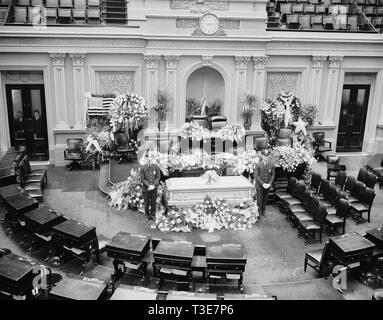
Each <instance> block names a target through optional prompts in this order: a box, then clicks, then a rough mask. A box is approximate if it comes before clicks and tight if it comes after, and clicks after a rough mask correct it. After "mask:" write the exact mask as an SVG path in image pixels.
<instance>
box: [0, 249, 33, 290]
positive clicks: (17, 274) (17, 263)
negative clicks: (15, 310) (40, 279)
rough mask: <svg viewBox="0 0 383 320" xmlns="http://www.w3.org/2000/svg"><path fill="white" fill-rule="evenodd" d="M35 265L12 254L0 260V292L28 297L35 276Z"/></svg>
mask: <svg viewBox="0 0 383 320" xmlns="http://www.w3.org/2000/svg"><path fill="white" fill-rule="evenodd" d="M35 266H36V264H35V263H34V262H33V261H31V260H29V259H25V258H23V257H21V256H18V255H16V254H13V253H8V254H7V255H5V256H3V257H1V258H0V291H4V292H6V293H8V294H11V295H17V296H23V295H25V296H30V295H31V294H32V282H33V278H34V277H35V276H36V275H34V274H33V269H34V267H35Z"/></svg>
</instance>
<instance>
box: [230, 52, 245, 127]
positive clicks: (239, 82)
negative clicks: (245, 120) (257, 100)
mask: <svg viewBox="0 0 383 320" xmlns="http://www.w3.org/2000/svg"><path fill="white" fill-rule="evenodd" d="M234 62H235V70H236V76H235V92H236V94H235V97H234V103H233V106H232V107H231V110H230V111H231V117H230V119H229V122H233V123H236V122H238V123H240V118H239V112H238V110H239V106H238V104H239V102H240V101H241V99H242V98H243V96H244V95H245V92H246V77H247V67H248V64H249V62H250V57H249V56H236V57H234Z"/></svg>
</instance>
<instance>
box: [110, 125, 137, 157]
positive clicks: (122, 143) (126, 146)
mask: <svg viewBox="0 0 383 320" xmlns="http://www.w3.org/2000/svg"><path fill="white" fill-rule="evenodd" d="M114 143H115V144H116V147H117V150H116V152H117V155H118V157H119V159H120V162H119V163H121V162H122V161H123V160H124V159H127V160H128V161H129V160H130V159H132V153H133V152H134V148H132V147H131V146H130V143H129V136H128V135H127V133H126V132H123V131H120V132H115V133H114Z"/></svg>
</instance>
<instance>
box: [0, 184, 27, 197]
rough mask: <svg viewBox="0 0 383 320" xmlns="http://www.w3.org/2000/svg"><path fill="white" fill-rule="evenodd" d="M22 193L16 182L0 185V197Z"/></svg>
mask: <svg viewBox="0 0 383 320" xmlns="http://www.w3.org/2000/svg"><path fill="white" fill-rule="evenodd" d="M21 193H22V189H21V188H20V186H19V184H18V183H15V184H10V185H9V186H5V187H0V199H3V200H5V199H8V198H11V197H14V196H17V195H19V194H21Z"/></svg>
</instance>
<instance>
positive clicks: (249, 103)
mask: <svg viewBox="0 0 383 320" xmlns="http://www.w3.org/2000/svg"><path fill="white" fill-rule="evenodd" d="M256 102H257V97H256V95H254V94H249V93H248V94H246V95H245V97H244V98H243V100H242V101H241V103H240V108H241V116H242V118H243V126H244V127H245V129H246V130H250V128H251V125H252V120H253V114H254V113H255V111H256V110H257V106H256Z"/></svg>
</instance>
